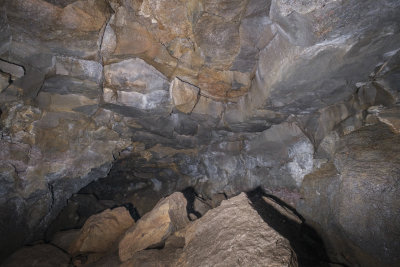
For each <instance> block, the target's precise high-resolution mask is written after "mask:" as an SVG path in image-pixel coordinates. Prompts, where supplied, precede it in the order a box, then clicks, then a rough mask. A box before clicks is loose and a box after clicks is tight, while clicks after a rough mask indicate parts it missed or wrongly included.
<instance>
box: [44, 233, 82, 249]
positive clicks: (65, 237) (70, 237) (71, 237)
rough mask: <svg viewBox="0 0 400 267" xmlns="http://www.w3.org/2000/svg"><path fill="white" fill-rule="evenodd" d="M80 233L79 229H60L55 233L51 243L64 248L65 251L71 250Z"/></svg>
mask: <svg viewBox="0 0 400 267" xmlns="http://www.w3.org/2000/svg"><path fill="white" fill-rule="evenodd" d="M79 234H80V230H79V229H72V230H66V231H60V232H57V233H55V234H54V236H53V238H52V240H51V241H50V243H51V244H53V245H54V246H56V247H58V248H60V249H62V250H63V251H69V248H70V247H71V245H72V243H73V242H75V240H76V239H77V238H78V236H79Z"/></svg>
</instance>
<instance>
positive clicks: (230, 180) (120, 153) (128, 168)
mask: <svg viewBox="0 0 400 267" xmlns="http://www.w3.org/2000/svg"><path fill="white" fill-rule="evenodd" d="M399 15H400V4H399V3H398V1H390V0H385V1H372V0H371V1H366V2H363V3H360V2H359V1H355V0H354V1H353V0H352V1H340V0H324V1H321V0H318V1H317V0H314V1H308V2H307V3H304V1H286V0H272V1H271V0H247V1H235V0H230V1H229V0H224V1H210V0H202V1H191V0H188V1H183V0H176V1H169V0H168V1H167V0H163V1H152V0H143V1H136V0H133V1H126V0H78V1H74V0H51V1H50V0H46V1H45V0H13V1H11V0H1V1H0V85H1V88H0V91H1V92H0V109H1V129H0V130H1V140H0V144H1V152H0V159H1V161H0V164H1V167H0V168H1V170H2V171H1V176H0V185H1V189H0V215H1V218H2V220H1V222H0V225H1V228H0V231H1V232H0V235H1V236H5V237H6V238H4V239H3V240H7V241H6V242H1V244H0V251H1V253H2V254H1V255H0V258H2V257H4V256H5V255H7V254H9V253H10V252H11V251H12V250H13V249H15V248H16V247H18V246H20V245H22V244H23V243H27V242H30V241H33V240H36V239H40V238H41V237H42V235H43V233H44V231H45V229H46V228H47V227H48V225H49V223H50V222H51V221H52V220H54V218H55V217H56V215H57V214H58V213H59V211H60V210H61V209H62V207H63V206H64V205H65V204H66V200H67V199H68V198H69V197H70V196H71V195H72V194H73V193H76V192H78V191H79V190H80V189H81V188H83V187H85V186H86V185H87V184H89V183H90V182H92V181H94V180H97V179H99V178H101V177H105V176H107V175H108V176H109V178H110V179H112V181H115V183H114V185H113V188H114V190H112V189H111V190H110V189H105V190H103V189H104V186H103V185H101V184H100V185H96V184H95V185H91V186H92V188H95V189H99V190H103V191H106V192H105V193H108V194H110V196H111V195H112V196H113V197H115V194H114V193H115V192H116V191H118V190H119V191H120V192H118V193H119V194H120V198H121V200H123V199H125V200H126V199H131V200H132V199H134V198H136V199H137V198H138V196H137V195H136V196H135V194H139V193H140V192H147V193H148V194H152V195H154V196H158V197H161V196H164V195H167V194H170V193H172V192H174V191H176V190H180V189H183V188H185V187H188V186H192V187H194V188H195V189H196V191H198V192H199V193H201V194H204V195H207V196H211V195H213V194H216V193H225V194H228V195H233V194H236V193H238V192H240V191H246V190H251V189H253V188H255V187H258V186H260V187H262V188H264V190H266V191H267V192H269V193H271V194H275V195H277V196H279V197H281V198H283V199H284V200H285V201H287V202H289V203H291V204H293V205H294V204H295V203H297V202H298V201H299V198H300V196H301V194H300V193H299V192H300V189H301V190H303V189H302V188H303V187H302V185H303V181H304V177H305V176H306V175H307V174H309V173H311V172H313V171H314V170H315V169H318V168H319V167H320V165H321V164H322V163H324V162H327V161H329V160H331V158H330V156H331V153H333V152H332V151H333V147H334V146H335V140H336V139H335V135H334V134H332V133H331V131H332V130H337V135H338V136H339V135H341V134H346V133H349V132H352V131H354V130H356V129H358V128H360V127H361V126H362V125H363V123H364V119H367V118H368V117H367V118H365V115H366V110H367V109H368V108H369V107H370V106H373V105H385V106H393V105H395V104H396V103H398V94H399V87H398V84H399V67H398V66H399V62H400V60H399V56H400V52H399V51H400V50H399V49H400V47H399V43H400V34H399V30H400V24H399V23H398V18H399ZM395 114H397V113H396V112H395ZM391 116H392V115H391ZM389 117H390V116H389ZM392 117H393V116H392ZM394 117H396V116H394ZM369 119H371V120H373V118H371V117H370V118H369ZM377 120H379V118H377ZM380 120H385V118H384V116H383V115H382V116H381V117H380ZM386 121H387V119H386ZM392 121H393V120H392ZM394 127H395V126H394ZM327 136H328V137H329V138H330V139H329V138H327ZM316 155H318V156H316ZM111 184H113V182H111ZM102 188H103V189H102ZM108 188H109V187H108ZM87 190H89V191H90V188H89V189H87ZM107 190H108V191H107ZM110 191H111V192H110ZM139 198H140V195H139ZM390 216H392V215H390ZM3 218H4V219H3Z"/></svg>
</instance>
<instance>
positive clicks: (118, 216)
mask: <svg viewBox="0 0 400 267" xmlns="http://www.w3.org/2000/svg"><path fill="white" fill-rule="evenodd" d="M134 224H135V221H134V220H133V219H132V217H131V215H130V214H129V211H128V210H127V209H125V208H124V207H120V208H115V209H112V210H109V209H108V210H105V211H103V212H102V213H99V214H96V215H93V216H91V217H90V218H89V219H88V220H87V221H86V222H85V225H84V226H83V227H82V229H81V232H80V234H79V236H78V238H77V239H76V240H75V242H74V243H73V244H71V246H70V248H69V250H68V251H69V252H70V254H71V255H76V254H81V253H102V252H103V253H104V252H108V250H109V249H110V248H111V247H112V246H113V244H114V243H115V242H116V241H117V240H118V238H119V237H120V236H121V235H122V234H123V233H125V231H126V230H127V229H128V228H130V227H132V226H133V225H134Z"/></svg>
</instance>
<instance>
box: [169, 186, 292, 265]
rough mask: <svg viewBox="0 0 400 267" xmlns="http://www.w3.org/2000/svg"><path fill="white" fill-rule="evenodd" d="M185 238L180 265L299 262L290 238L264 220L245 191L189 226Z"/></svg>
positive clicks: (284, 263) (286, 263) (281, 263)
mask: <svg viewBox="0 0 400 267" xmlns="http://www.w3.org/2000/svg"><path fill="white" fill-rule="evenodd" d="M185 242H186V245H185V247H184V249H183V253H182V255H181V256H180V258H179V260H178V261H177V263H176V266H297V264H296V256H295V254H294V253H293V252H292V249H291V247H290V245H289V241H288V240H287V239H285V238H284V237H282V236H281V235H280V234H279V233H277V232H276V231H275V230H274V229H272V228H271V227H270V226H268V224H267V223H266V222H264V221H263V219H262V218H261V217H260V216H259V214H258V213H257V211H256V210H254V209H253V207H252V206H251V204H250V200H249V199H248V198H247V196H246V194H245V193H241V194H240V195H239V196H236V197H233V198H231V199H229V200H226V201H222V204H221V206H219V207H218V208H215V209H213V210H210V211H208V212H207V213H206V214H205V215H204V216H203V217H201V218H200V219H199V220H197V221H195V222H194V223H193V224H191V225H190V226H188V227H187V229H186V236H185Z"/></svg>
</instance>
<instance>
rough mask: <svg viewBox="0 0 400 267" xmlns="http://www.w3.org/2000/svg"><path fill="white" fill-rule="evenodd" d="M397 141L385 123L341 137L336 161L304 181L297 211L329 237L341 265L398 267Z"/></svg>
mask: <svg viewBox="0 0 400 267" xmlns="http://www.w3.org/2000/svg"><path fill="white" fill-rule="evenodd" d="M399 138H400V136H399V135H398V134H394V133H393V132H392V131H391V130H390V128H389V127H388V126H385V125H384V124H376V125H373V126H368V127H364V128H361V129H360V130H357V131H355V132H352V133H351V134H348V135H347V136H344V137H342V138H340V140H339V141H338V143H337V145H336V147H335V152H334V154H333V157H332V161H331V162H329V163H327V164H325V165H322V166H321V168H320V169H318V170H317V171H315V172H313V173H311V174H309V175H307V176H306V177H305V178H304V182H303V184H302V189H301V194H302V199H303V200H301V201H300V202H299V204H298V205H297V209H298V211H299V212H300V213H301V214H303V216H304V217H305V218H306V220H307V221H308V222H309V223H312V224H313V226H315V227H316V229H317V230H319V231H320V232H322V233H325V238H326V239H325V241H326V244H327V245H328V246H329V248H330V249H331V250H333V251H332V253H331V255H332V256H333V255H334V256H335V257H336V260H337V261H339V262H345V263H346V262H347V264H349V265H351V266H353V265H360V266H396V265H398V264H399V256H398V255H399V238H398V235H397V234H396V233H398V231H399V225H400V222H399V218H400V214H399V211H400V201H399V198H398V196H399V190H400V189H399V184H398V179H399V173H398V172H399V166H400V165H399V164H400V162H399V157H398V156H397V155H398V153H399V145H400V139H399Z"/></svg>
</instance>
